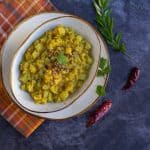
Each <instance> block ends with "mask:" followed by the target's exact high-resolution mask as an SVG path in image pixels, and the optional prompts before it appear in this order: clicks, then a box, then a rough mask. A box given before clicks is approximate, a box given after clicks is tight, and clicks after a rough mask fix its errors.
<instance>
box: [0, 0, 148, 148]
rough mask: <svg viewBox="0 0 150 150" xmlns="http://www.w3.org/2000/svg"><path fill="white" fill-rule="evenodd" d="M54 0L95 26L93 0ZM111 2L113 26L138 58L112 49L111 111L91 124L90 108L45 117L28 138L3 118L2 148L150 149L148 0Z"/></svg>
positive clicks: (0, 135) (64, 8)
mask: <svg viewBox="0 0 150 150" xmlns="http://www.w3.org/2000/svg"><path fill="white" fill-rule="evenodd" d="M52 1H53V2H54V4H55V5H56V6H57V7H58V9H60V10H62V11H64V12H69V13H73V14H76V15H79V16H81V17H83V18H85V19H86V20H88V21H89V22H91V23H92V24H93V25H95V23H94V16H95V14H94V10H93V8H92V5H91V0H52ZM111 7H112V10H113V13H112V15H113V17H114V20H115V22H116V25H115V30H116V31H121V32H122V33H123V40H124V41H125V43H126V45H127V49H128V50H127V51H128V53H129V54H130V55H131V56H133V60H134V61H130V60H128V58H126V57H125V56H123V55H121V54H119V53H115V52H113V51H112V50H111V49H109V50H110V55H111V64H112V73H111V75H110V80H109V83H108V87H107V95H106V98H111V99H112V100H113V108H112V109H111V112H110V113H109V114H108V115H107V116H106V117H105V118H104V119H103V121H102V122H100V123H97V124H96V125H95V126H94V127H92V128H89V129H86V128H85V121H86V119H87V117H88V115H89V113H86V114H84V115H82V116H81V117H77V118H73V119H70V120H67V121H64V122H54V121H46V122H45V123H44V124H43V125H42V126H41V127H40V128H39V129H38V130H37V131H36V132H34V133H33V135H32V136H31V137H30V138H28V139H25V138H23V137H22V136H21V135H20V134H19V133H18V132H17V131H16V130H15V129H13V128H12V127H11V126H10V125H9V124H8V123H7V122H6V121H5V120H4V119H3V118H1V117H0V150H28V149H29V150H150V75H149V73H150V58H149V57H150V0H113V1H112V3H111ZM135 65H138V66H139V67H140V68H141V77H140V80H139V81H138V83H137V84H136V86H134V88H132V89H131V90H130V91H129V92H122V91H121V90H120V88H121V87H122V85H123V83H124V82H125V80H126V78H127V74H128V72H129V70H130V68H132V67H133V66H135ZM100 103H101V101H99V102H98V103H97V104H96V105H99V104H100ZM95 107H96V106H95ZM93 109H94V108H93Z"/></svg>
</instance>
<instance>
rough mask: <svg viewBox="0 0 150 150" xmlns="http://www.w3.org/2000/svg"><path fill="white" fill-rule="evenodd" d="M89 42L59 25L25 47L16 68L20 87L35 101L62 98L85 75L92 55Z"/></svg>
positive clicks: (75, 88)
mask: <svg viewBox="0 0 150 150" xmlns="http://www.w3.org/2000/svg"><path fill="white" fill-rule="evenodd" d="M91 48H92V47H91V44H90V43H89V42H88V41H87V40H86V39H85V38H84V37H82V36H81V35H79V34H78V33H77V32H75V31H74V30H73V29H72V28H70V27H65V26H63V25H58V26H57V27H55V28H53V29H51V30H48V31H47V32H45V33H44V34H43V35H42V36H41V37H40V38H39V39H37V40H36V41H34V42H33V43H32V45H31V46H30V47H29V48H28V49H27V50H26V52H25V54H24V56H23V58H22V60H21V63H20V66H19V69H20V76H19V80H20V82H21V89H22V90H24V91H27V92H28V93H29V94H30V95H31V97H32V98H33V100H34V102H35V103H37V104H45V103H47V102H63V101H65V100H66V99H67V98H68V97H69V96H70V95H71V94H73V93H74V92H75V91H76V90H78V89H79V88H80V87H81V86H82V85H83V83H84V81H85V80H86V79H87V77H88V73H89V70H90V67H91V65H92V62H93V59H92V55H91Z"/></svg>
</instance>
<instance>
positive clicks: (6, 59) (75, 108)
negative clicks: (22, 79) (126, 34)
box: [1, 12, 109, 120]
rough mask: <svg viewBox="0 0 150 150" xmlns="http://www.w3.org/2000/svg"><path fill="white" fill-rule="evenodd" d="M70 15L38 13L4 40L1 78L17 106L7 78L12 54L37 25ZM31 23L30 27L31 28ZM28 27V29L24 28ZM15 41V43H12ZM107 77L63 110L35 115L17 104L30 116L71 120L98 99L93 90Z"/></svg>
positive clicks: (104, 53)
mask: <svg viewBox="0 0 150 150" xmlns="http://www.w3.org/2000/svg"><path fill="white" fill-rule="evenodd" d="M67 15H69V16H70V14H65V13H59V12H53V13H46V12H45V13H40V14H38V15H36V16H33V17H30V18H29V19H26V20H25V21H23V22H22V23H20V24H19V25H18V26H17V27H16V29H15V30H14V31H13V32H12V33H11V34H10V36H9V37H8V39H7V40H6V42H5V44H4V45H3V47H2V51H1V52H2V53H1V54H2V78H3V82H4V85H5V87H6V90H7V91H8V93H9V94H10V96H11V97H12V99H13V101H14V102H15V103H17V104H18V102H17V101H16V99H15V98H14V97H13V95H12V93H11V89H10V84H9V76H10V63H11V61H12V58H13V56H14V54H15V53H16V51H17V49H18V48H19V47H20V45H21V43H22V42H23V41H24V40H25V39H26V38H27V37H28V35H29V34H30V33H31V32H32V31H33V30H34V29H35V28H36V27H38V26H39V25H41V24H42V23H43V22H45V21H47V20H50V19H53V18H57V17H60V16H67ZM31 23H32V26H31ZM26 27H28V28H26ZM14 39H15V41H14ZM99 39H100V42H101V56H102V57H105V58H107V59H108V60H109V54H108V49H107V46H106V44H105V43H104V41H103V39H102V38H101V36H100V35H99ZM107 79H108V77H106V78H103V77H101V78H98V77H96V78H95V79H94V81H93V83H92V84H91V86H90V87H89V89H88V90H87V92H86V93H84V94H83V95H82V96H81V97H80V98H79V99H78V100H76V101H75V102H73V103H72V104H71V105H70V106H68V107H67V108H65V109H62V110H60V111H57V112H51V113H35V112H31V111H29V110H26V109H25V108H24V107H22V106H21V105H20V104H18V105H19V106H20V107H21V108H22V109H24V110H25V111H27V112H29V113H30V114H33V115H36V116H39V117H42V118H48V119H55V120H61V119H67V118H71V117H73V116H77V115H79V114H81V113H83V112H85V111H87V110H88V109H89V108H90V107H91V106H92V105H93V104H94V103H95V102H96V100H97V99H98V96H97V94H96V93H95V88H96V86H97V85H99V84H100V85H106V82H107Z"/></svg>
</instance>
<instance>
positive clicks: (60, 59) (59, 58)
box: [57, 52, 68, 65]
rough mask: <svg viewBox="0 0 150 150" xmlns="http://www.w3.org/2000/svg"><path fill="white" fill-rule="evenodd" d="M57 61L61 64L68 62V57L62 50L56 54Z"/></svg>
mask: <svg viewBox="0 0 150 150" xmlns="http://www.w3.org/2000/svg"><path fill="white" fill-rule="evenodd" d="M57 62H58V63H59V64H61V65H65V64H67V62H68V58H67V57H66V56H65V55H64V53H63V52H61V53H60V54H58V56H57Z"/></svg>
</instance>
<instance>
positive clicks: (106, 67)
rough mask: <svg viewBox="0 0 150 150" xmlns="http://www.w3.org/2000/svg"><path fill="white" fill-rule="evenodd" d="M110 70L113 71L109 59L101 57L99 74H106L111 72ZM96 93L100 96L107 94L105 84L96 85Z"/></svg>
mask: <svg viewBox="0 0 150 150" xmlns="http://www.w3.org/2000/svg"><path fill="white" fill-rule="evenodd" d="M110 72H111V66H110V64H109V62H108V60H107V59H105V58H103V57H101V58H100V63H99V68H98V72H97V76H105V75H107V74H109V73H110ZM96 93H97V94H98V95H99V96H104V95H105V94H106V89H105V86H102V85H98V86H97V87H96Z"/></svg>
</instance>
